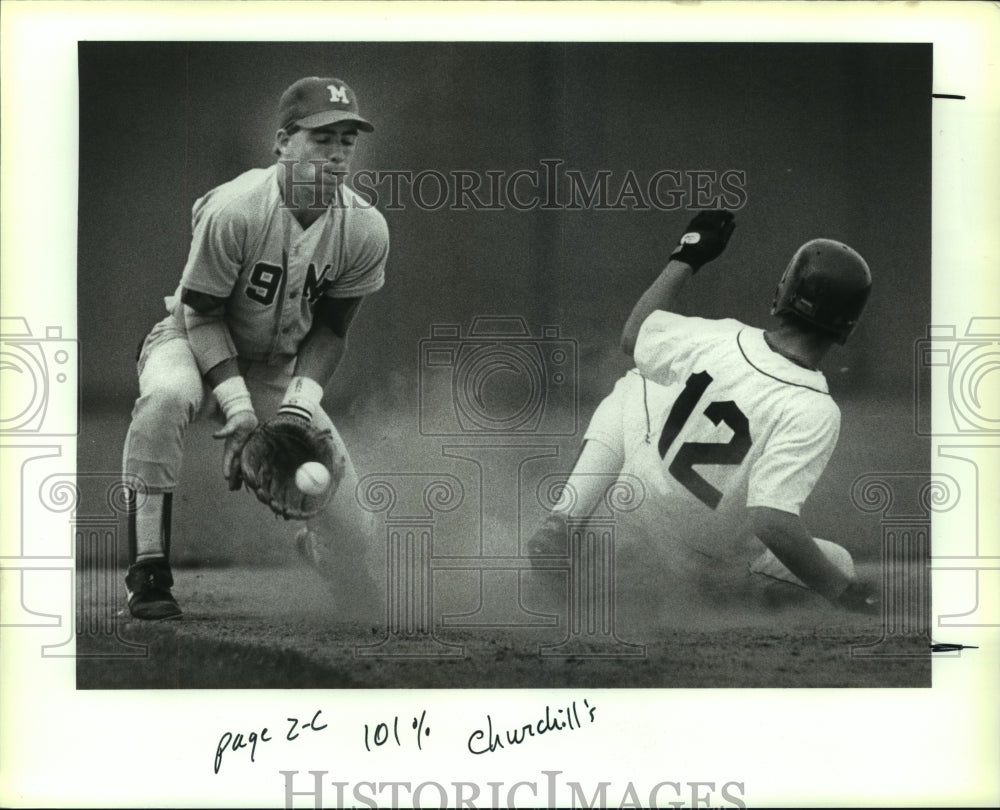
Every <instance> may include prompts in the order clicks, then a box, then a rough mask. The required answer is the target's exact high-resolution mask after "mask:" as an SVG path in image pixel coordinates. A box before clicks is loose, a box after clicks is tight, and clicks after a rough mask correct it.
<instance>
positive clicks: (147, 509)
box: [134, 493, 170, 562]
mask: <svg viewBox="0 0 1000 810" xmlns="http://www.w3.org/2000/svg"><path fill="white" fill-rule="evenodd" d="M169 500H170V499H169V497H168V495H167V494H163V493H157V494H151V495H147V496H146V499H145V501H144V503H143V504H142V506H141V507H140V508H139V509H137V510H136V513H135V529H134V531H135V536H134V541H135V554H134V558H135V562H141V561H142V560H149V559H153V558H155V557H166V556H167V552H168V551H169V539H168V536H167V531H166V528H167V522H168V521H169V516H168V515H167V513H166V510H167V509H168V508H169V507H168V506H167V504H168V503H169Z"/></svg>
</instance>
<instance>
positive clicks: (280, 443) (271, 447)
mask: <svg viewBox="0 0 1000 810" xmlns="http://www.w3.org/2000/svg"><path fill="white" fill-rule="evenodd" d="M307 461H318V462H319V463H320V464H322V465H323V466H324V467H326V469H327V471H328V472H329V473H330V486H329V488H328V489H327V490H326V492H324V493H322V494H320V495H306V494H305V493H304V492H301V491H300V490H299V488H298V487H297V486H296V485H295V471H296V470H298V468H299V467H300V466H301V465H302V464H304V463H305V462H307ZM344 463H345V460H344V457H343V456H340V457H339V458H338V457H336V454H335V453H334V446H333V435H332V434H331V433H330V431H328V430H319V429H318V428H316V427H314V426H313V425H312V423H311V422H309V421H307V420H305V419H303V418H302V417H299V416H289V415H286V414H278V415H277V416H275V417H273V418H272V419H268V420H267V421H266V422H262V423H261V424H260V425H258V426H257V428H256V429H255V430H254V431H253V433H251V434H250V438H249V439H247V443H246V444H245V445H244V446H243V451H242V453H241V454H240V468H241V469H242V471H243V481H244V483H245V484H246V486H247V489H249V490H250V491H251V492H253V493H254V494H255V495H256V496H257V500H259V501H260V502H261V503H265V504H267V505H268V506H269V507H270V508H271V511H272V512H274V513H275V514H276V515H280V516H281V517H283V518H284V519H285V520H306V519H308V518H311V517H312V516H313V515H315V514H316V513H317V512H319V510H320V509H322V508H323V507H324V506H325V505H326V504H327V502H328V501H329V500H330V498H331V497H332V496H333V493H334V492H336V490H337V487H338V486H339V484H340V480H341V478H343V477H344Z"/></svg>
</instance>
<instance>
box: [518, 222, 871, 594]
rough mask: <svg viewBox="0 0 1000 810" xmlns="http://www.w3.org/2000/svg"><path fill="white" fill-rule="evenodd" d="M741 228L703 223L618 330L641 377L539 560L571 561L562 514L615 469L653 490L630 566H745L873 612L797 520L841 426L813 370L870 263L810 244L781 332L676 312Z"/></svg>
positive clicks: (595, 494)
mask: <svg viewBox="0 0 1000 810" xmlns="http://www.w3.org/2000/svg"><path fill="white" fill-rule="evenodd" d="M734 227H735V222H734V218H733V215H732V214H731V213H729V212H726V211H709V212H702V213H700V214H698V215H697V216H696V217H695V218H694V220H693V221H692V222H691V224H690V225H689V227H688V229H687V231H686V232H685V234H684V235H683V237H682V238H681V240H680V243H679V244H678V246H677V248H676V249H675V250H674V252H673V253H672V255H671V258H670V261H669V262H668V264H667V266H666V267H665V268H664V270H663V272H662V273H661V275H660V276H659V278H658V279H657V280H656V281H655V282H654V283H653V284H652V285H651V286H650V287H649V288H648V289H647V291H646V292H645V293H644V294H643V296H642V297H641V298H640V299H639V301H638V302H637V303H636V305H635V307H634V308H633V310H632V312H631V314H630V316H629V318H628V321H627V322H626V324H625V328H624V331H623V334H622V349H623V351H624V352H625V353H626V354H627V355H629V356H632V357H633V358H634V360H635V365H636V367H635V369H633V370H631V371H630V372H628V373H627V374H625V375H624V376H623V377H622V378H621V379H620V380H618V382H617V384H616V385H615V388H614V390H613V392H612V393H611V394H610V395H609V396H608V397H607V398H606V399H605V400H604V401H603V402H602V403H601V404H600V406H599V407H598V408H597V410H596V412H595V414H594V416H593V418H592V420H591V422H590V425H589V427H588V430H587V432H586V434H585V437H584V446H583V449H582V451H581V454H580V457H579V459H578V460H577V463H576V465H575V467H574V469H573V472H572V474H571V475H570V478H569V480H568V482H567V486H566V488H565V493H564V497H563V498H562V500H561V501H560V503H559V504H557V506H556V508H555V510H554V511H553V513H552V514H551V515H550V516H549V517H548V518H547V520H546V522H545V524H544V525H543V526H542V527H541V528H540V529H539V531H538V532H536V534H535V535H534V536H533V537H532V539H531V540H530V541H529V545H528V548H529V554H531V555H532V556H533V557H535V558H539V557H544V556H548V555H558V554H562V555H565V553H566V547H567V546H566V520H567V518H570V517H572V518H577V519H585V518H587V517H589V516H590V515H591V514H592V512H593V510H594V509H595V507H596V506H597V504H598V502H599V500H600V499H601V498H602V497H603V496H604V493H605V488H606V487H607V482H608V475H607V474H608V473H619V474H620V476H621V479H620V480H622V481H626V480H628V481H633V482H634V481H638V482H640V483H641V485H642V489H643V490H644V502H643V503H642V505H641V506H640V507H639V508H638V509H637V510H636V512H635V513H634V515H632V516H629V517H628V518H627V525H626V527H625V528H624V529H623V530H622V532H620V534H621V535H623V543H622V546H623V548H622V551H623V553H622V554H620V555H619V556H620V557H621V558H622V559H623V560H628V559H629V558H630V557H631V558H632V559H634V560H635V561H636V562H637V564H639V565H642V566H644V569H645V570H646V572H647V573H648V572H650V571H652V570H655V568H656V567H660V568H661V569H662V570H663V571H666V572H669V573H670V574H671V575H672V576H675V577H677V578H678V580H683V581H692V580H693V581H695V582H702V583H705V584H708V583H711V582H720V581H730V582H735V581H737V579H738V578H739V577H740V576H742V577H743V579H744V580H745V579H746V571H747V566H748V564H749V570H750V571H751V572H752V573H753V574H756V575H759V576H760V577H761V578H763V579H767V580H780V581H783V582H787V583H791V584H794V585H798V586H800V587H808V588H811V589H812V590H814V591H816V592H818V593H819V594H821V595H822V596H823V597H825V598H826V599H828V600H830V601H831V602H834V603H836V604H837V605H840V606H842V607H846V608H849V609H855V610H860V611H865V612H873V611H874V607H873V605H874V597H873V596H872V593H871V590H870V589H869V588H868V587H866V586H864V585H862V584H861V583H860V582H858V580H857V578H856V576H855V574H854V568H853V562H852V560H851V556H850V554H849V553H848V552H847V550H846V549H844V548H843V547H841V546H839V545H837V544H834V543H831V542H829V541H825V540H820V539H816V538H814V537H813V536H812V534H811V533H810V532H809V531H808V529H807V528H806V526H805V525H804V523H803V521H802V519H801V518H800V516H799V515H800V511H801V508H802V505H803V503H804V501H805V500H806V498H807V497H808V496H809V494H810V492H811V491H812V489H813V486H814V485H815V483H816V481H817V479H818V478H819V476H820V474H821V473H822V472H823V469H824V467H825V466H826V463H827V461H828V460H829V458H830V455H831V454H832V452H833V449H834V447H835V445H836V443H837V437H838V433H839V429H840V411H839V410H838V408H837V406H836V404H835V403H834V401H833V399H832V398H831V397H830V393H829V389H828V387H827V383H826V379H825V378H824V376H823V374H822V372H821V371H819V369H818V366H819V364H820V362H821V361H822V360H823V358H824V357H825V356H826V354H827V353H828V352H829V351H830V349H831V348H832V347H833V346H834V344H838V343H839V344H842V343H844V342H845V341H846V340H847V338H848V336H849V335H850V333H851V331H852V329H853V328H854V326H855V324H856V323H857V321H858V318H859V316H860V315H861V312H862V310H863V309H864V307H865V303H866V301H867V299H868V296H869V292H870V290H871V274H870V272H869V269H868V265H867V264H866V263H865V261H864V259H863V258H862V257H861V256H860V255H859V254H858V253H857V252H855V251H854V250H853V249H851V248H850V247H848V246H847V245H844V244H842V243H840V242H836V241H833V240H829V239H813V240H811V241H809V242H806V243H805V244H804V245H802V246H801V247H800V248H799V249H798V250H797V251H796V252H795V254H794V255H793V256H792V258H791V261H790V262H789V264H788V266H787V268H786V269H785V271H784V273H783V275H782V276H781V279H780V281H779V282H778V286H777V291H776V293H775V296H774V303H773V306H772V309H771V312H772V314H773V315H775V316H777V323H776V324H775V325H774V326H772V327H771V328H770V329H768V330H766V331H763V330H760V329H755V328H753V327H750V326H747V325H745V324H743V323H740V322H739V321H736V320H733V319H724V320H708V319H704V318H696V317H684V316H681V315H679V314H676V313H675V312H672V311H671V310H672V309H673V308H674V305H675V302H676V301H677V296H678V293H679V292H680V290H681V288H682V287H683V285H684V284H685V283H686V282H687V281H688V279H690V277H691V276H692V275H694V274H695V273H696V272H697V271H698V269H699V268H700V267H701V266H703V265H704V264H706V263H707V262H709V261H711V260H712V259H714V258H716V257H718V256H719V255H720V254H721V253H722V251H723V249H724V248H725V246H726V244H727V242H728V239H729V236H730V234H731V233H732V231H733V228H734Z"/></svg>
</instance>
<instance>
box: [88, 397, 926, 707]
mask: <svg viewBox="0 0 1000 810" xmlns="http://www.w3.org/2000/svg"><path fill="white" fill-rule="evenodd" d="M842 408H843V411H844V430H843V432H842V436H841V441H840V445H839V447H838V449H837V452H836V454H835V456H834V459H833V460H832V461H831V464H830V466H829V468H828V470H827V472H826V474H825V475H824V477H823V479H822V480H821V482H820V485H819V486H818V487H817V490H816V491H815V492H814V495H813V498H812V499H811V500H810V503H809V505H808V511H807V513H806V518H807V520H809V523H810V525H811V526H812V527H813V528H814V532H815V533H816V534H817V535H819V536H825V537H828V538H829V539H835V540H837V541H838V542H840V543H842V544H843V545H845V546H846V547H847V548H848V549H850V550H851V552H852V553H853V554H854V556H855V559H856V561H857V562H858V564H859V570H861V571H862V572H863V573H864V574H865V576H867V577H868V578H869V579H872V580H873V581H878V580H879V579H880V576H879V564H878V560H879V554H880V545H879V538H880V524H879V517H878V515H872V514H866V513H863V512H861V511H860V510H859V509H857V508H855V507H853V506H852V505H851V502H850V486H851V483H852V482H853V481H854V480H855V478H856V477H857V476H859V475H861V474H865V473H872V472H880V471H892V470H909V471H920V470H926V469H927V467H928V459H927V458H926V453H927V446H926V444H924V443H921V442H918V441H917V440H916V439H915V438H914V436H913V433H912V428H911V426H910V425H911V424H912V417H911V416H910V414H909V411H908V406H907V404H906V403H904V402H896V403H880V402H867V403H857V402H853V403H852V402H848V403H846V404H842ZM127 412H128V409H127V406H126V407H125V408H122V409H120V410H107V411H97V410H92V411H91V412H90V413H89V415H88V416H87V417H86V418H85V420H84V425H83V430H82V433H81V436H80V443H79V459H78V465H79V469H80V470H81V471H88V472H108V473H109V474H113V473H114V472H115V471H116V470H117V468H118V464H119V463H120V462H119V453H120V448H121V442H122V439H123V438H124V433H125V428H126V427H127ZM587 415H589V414H587ZM338 426H339V427H340V428H341V432H342V433H343V434H344V437H345V440H346V441H347V444H348V446H349V447H350V448H351V451H352V456H353V458H354V460H355V463H356V465H357V466H358V468H359V471H360V473H361V474H362V475H364V474H368V473H371V472H384V473H386V474H393V473H399V472H411V473H412V472H428V471H433V472H434V473H441V472H444V473H448V474H451V475H454V476H455V477H456V478H458V479H460V480H461V481H462V483H463V486H464V492H465V496H466V500H465V501H464V502H463V505H462V508H460V509H457V510H455V512H454V513H452V514H450V515H448V516H443V517H442V518H441V520H440V521H439V530H438V532H437V534H436V535H435V538H434V553H435V554H444V555H447V554H466V555H469V554H475V553H477V549H479V548H480V547H482V545H483V544H485V545H489V544H490V543H492V542H496V537H497V536H498V535H506V536H509V537H520V538H521V541H522V542H523V540H524V539H525V537H526V535H527V534H528V533H530V531H531V530H532V529H533V526H534V523H535V521H536V520H537V519H538V517H539V516H540V515H541V514H542V512H541V510H540V507H538V505H537V503H535V504H531V503H529V501H530V498H527V497H524V498H520V496H518V497H514V494H515V493H522V494H523V493H531V492H534V486H535V482H536V481H537V480H539V479H540V478H541V477H544V476H546V475H552V474H557V473H565V472H566V471H568V470H569V468H570V467H571V466H572V460H573V456H574V453H575V450H576V442H577V439H576V438H575V437H572V438H568V439H565V440H554V441H551V442H550V443H549V446H548V449H547V450H546V451H545V453H547V455H545V453H543V454H542V455H543V456H544V457H541V458H540V459H539V460H538V461H537V462H535V463H533V465H524V464H518V463H516V461H514V460H513V459H514V456H516V453H514V454H512V456H511V459H512V460H511V463H510V468H509V469H508V468H506V467H504V465H500V466H501V468H500V469H486V468H485V466H483V465H481V466H480V468H479V469H478V470H477V469H476V465H475V464H470V462H469V461H468V460H467V459H463V458H455V457H454V456H453V455H448V453H447V452H446V451H445V450H444V445H445V444H447V442H442V441H441V440H440V439H438V440H436V442H435V441H432V440H430V439H428V437H424V436H420V435H418V434H417V433H416V431H415V430H414V427H413V425H412V419H404V418H398V419H396V420H387V419H386V418H385V417H384V415H380V416H378V417H377V418H375V417H372V416H370V415H366V413H365V411H364V409H359V410H357V411H356V412H355V413H353V414H352V415H351V416H347V417H344V418H342V419H340V420H338ZM207 434H208V427H207V426H204V425H199V426H197V427H196V428H195V429H193V430H192V433H191V436H190V438H189V450H188V455H187V457H186V460H185V464H186V468H185V476H184V482H183V484H182V486H181V488H180V489H179V490H178V493H177V495H176V496H175V513H176V514H175V530H174V538H173V559H174V560H175V563H176V565H175V575H176V579H177V584H176V586H175V588H174V592H175V595H176V596H177V598H178V600H179V601H180V603H181V605H182V607H183V609H184V612H185V615H184V618H183V620H182V621H179V622H170V623H163V624H148V623H141V622H136V621H133V620H131V619H130V617H129V616H128V614H127V612H126V613H125V614H124V615H123V614H122V613H121V610H122V608H123V607H124V586H123V585H122V583H121V575H122V574H123V572H124V571H123V567H124V562H125V559H124V538H123V537H122V538H121V541H120V542H119V552H118V561H117V562H118V565H119V566H120V567H121V569H122V570H120V571H118V572H115V573H116V576H113V577H112V578H111V580H112V581H114V582H116V583H117V593H115V594H110V595H109V594H102V595H98V596H97V597H95V598H90V600H89V601H88V602H86V603H85V604H83V605H82V606H81V608H82V610H83V611H84V612H85V614H86V615H87V616H88V618H89V622H88V625H89V626H90V627H99V628H100V630H99V632H96V633H89V634H85V635H79V636H78V654H79V655H81V656H82V657H81V658H80V659H79V663H78V668H77V676H78V687H79V688H84V689H123V688H124V689H130V688H131V689H135V688H140V689H141V688H181V689H183V688H342V687H343V688H379V687H386V688H408V687H412V688H417V687H441V688H463V687H476V688H482V687H497V688H508V687H518V688H533V687H563V686H580V685H588V686H593V687H927V686H929V685H930V677H931V666H930V657H929V655H927V649H926V639H925V638H923V637H917V638H913V637H909V636H899V635H896V636H893V637H892V638H891V642H892V643H891V644H888V645H882V646H877V647H875V648H870V649H875V650H876V651H877V652H882V653H884V652H892V653H894V654H893V655H875V656H864V655H859V654H857V653H862V652H864V650H863V649H862V648H861V645H870V644H873V643H875V642H878V641H879V640H880V638H881V637H882V628H881V623H880V620H879V619H877V618H866V617H856V616H854V615H851V614H846V613H842V612H838V611H835V610H833V609H832V608H830V607H829V606H827V605H826V604H825V603H823V602H822V601H821V600H819V599H818V598H816V597H813V596H812V595H807V598H806V599H805V600H799V603H798V604H794V605H786V606H783V607H775V606H770V607H767V606H764V605H762V604H760V603H759V602H758V601H756V599H754V598H749V599H748V598H745V597H746V595H745V594H742V595H741V594H731V595H729V596H728V597H723V598H716V597H712V598H706V597H704V596H703V597H702V598H700V599H699V598H698V596H697V595H694V596H692V595H690V594H688V595H684V594H679V593H672V594H670V595H669V596H666V595H665V596H663V598H662V600H661V601H660V602H659V603H658V604H654V603H652V602H650V601H649V598H648V594H647V595H644V596H642V597H641V598H636V599H634V600H631V601H630V597H629V596H628V594H627V590H626V589H623V590H622V591H621V593H620V594H619V598H618V600H617V602H616V607H617V614H616V621H617V627H616V633H617V638H618V639H620V640H621V641H623V642H628V643H629V644H632V645H639V646H638V647H632V646H628V647H626V646H625V645H617V644H614V643H613V638H611V637H609V635H608V634H607V633H603V632H600V633H592V634H586V633H585V634H584V635H583V636H581V637H577V636H575V637H574V638H575V640H576V641H578V642H579V644H578V645H577V647H576V648H575V649H573V650H572V651H571V654H569V653H567V654H561V653H559V654H556V655H547V656H543V655H540V651H541V650H542V649H543V648H548V647H551V646H553V645H557V644H559V643H560V642H561V641H563V640H564V639H566V638H567V634H568V630H567V614H566V611H565V609H563V610H562V611H561V612H560V611H558V610H557V611H556V612H557V613H558V614H559V617H558V623H557V624H554V625H548V626H524V627H516V626H507V627H481V628H476V627H469V626H464V627H462V626H456V625H455V624H452V625H450V626H449V625H446V624H445V623H443V622H442V617H443V616H445V615H449V614H450V615H454V614H458V613H463V612H469V611H470V610H472V609H474V608H475V605H476V599H477V598H478V595H479V593H478V592H477V589H476V585H477V584H478V583H479V580H478V579H477V576H478V575H477V574H476V573H475V572H471V571H435V572H434V574H433V584H434V588H435V593H434V605H433V621H432V627H431V628H430V629H429V630H428V631H427V632H423V631H420V632H405V633H402V634H396V635H394V636H393V637H392V638H391V641H392V643H391V644H388V645H385V646H382V647H378V648H375V647H374V645H377V644H379V643H380V642H381V641H383V640H384V639H385V638H386V637H387V635H388V629H387V623H386V621H385V620H384V617H377V616H375V617H373V618H372V620H370V621H365V622H358V621H353V622H352V621H346V620H344V619H343V616H342V614H341V613H340V612H339V611H338V608H337V598H338V597H339V598H340V599H341V600H343V599H344V598H345V594H337V593H332V592H331V591H330V589H329V586H328V585H327V584H326V583H325V582H324V581H322V580H321V579H320V578H319V577H318V576H317V575H316V573H315V572H314V571H312V570H311V569H309V568H307V567H306V566H305V565H304V563H302V562H300V561H299V560H298V558H297V557H296V555H295V552H294V549H293V548H292V544H291V543H290V538H291V534H292V532H293V530H294V526H293V525H289V524H286V523H284V522H282V521H276V520H274V518H273V517H272V516H271V515H270V513H269V512H268V511H267V510H266V508H264V507H263V506H261V505H260V504H258V503H257V502H256V500H255V499H253V497H252V496H251V495H249V494H247V493H235V494H229V493H227V492H226V491H225V488H224V484H223V483H222V481H221V476H220V474H219V472H218V470H217V466H218V461H219V450H218V447H217V446H216V444H215V443H213V442H212V441H211V440H209V439H207ZM455 444H460V442H453V443H452V445H455ZM543 444H545V443H544V442H535V443H534V444H533V445H531V446H535V447H536V449H537V446H541V445H543ZM526 478H530V480H522V479H526ZM504 479H508V480H511V481H517V482H518V484H517V485H516V486H512V487H511V488H509V490H507V491H505V492H504V493H501V494H499V495H498V494H497V493H491V492H490V486H489V484H490V482H491V481H495V480H504ZM477 485H478V486H477ZM501 495H502V497H501ZM81 508H82V509H86V508H87V507H86V504H83V505H82V507H81ZM383 517H384V516H383ZM449 521H451V522H449ZM380 531H381V532H382V534H381V537H383V538H384V537H385V532H384V529H380ZM477 535H478V536H477ZM381 578H382V581H383V582H384V580H385V574H384V572H382V573H381ZM505 581H506V582H507V583H508V586H510V587H513V586H514V585H516V584H517V583H518V581H519V580H518V575H517V573H516V572H514V571H511V572H508V573H507V578H506V580H505ZM79 592H80V593H86V592H87V590H86V588H84V587H83V586H82V585H81V587H80V589H79ZM525 593H527V591H526V592H525ZM346 598H347V599H350V595H349V594H348V595H346ZM609 638H611V642H612V643H610V649H609ZM365 648H368V649H367V650H365ZM852 650H853V652H854V653H855V654H852ZM601 651H603V652H605V653H610V655H609V656H607V657H599V656H597V657H595V655H594V653H595V652H601ZM556 652H557V653H558V652H559V651H558V650H557V651H556ZM623 653H628V654H627V655H623ZM636 653H638V654H636Z"/></svg>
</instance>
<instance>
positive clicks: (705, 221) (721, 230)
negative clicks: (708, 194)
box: [670, 211, 736, 273]
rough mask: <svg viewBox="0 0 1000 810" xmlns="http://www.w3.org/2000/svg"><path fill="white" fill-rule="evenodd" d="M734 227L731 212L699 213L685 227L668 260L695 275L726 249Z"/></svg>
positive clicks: (734, 223)
mask: <svg viewBox="0 0 1000 810" xmlns="http://www.w3.org/2000/svg"><path fill="white" fill-rule="evenodd" d="M735 227H736V218H735V217H734V216H733V213H732V212H731V211H701V212H700V213H698V214H697V215H696V216H695V218H694V219H692V220H691V222H690V224H689V225H688V226H687V230H685V231H684V235H683V236H681V238H680V241H679V242H678V243H677V247H675V248H674V252H673V253H671V254H670V259H671V260H672V261H678V262H684V263H685V264H687V265H690V266H691V270H692V271H693V272H695V273H697V272H698V268H700V267H701V266H702V265H703V264H707V263H708V262H710V261H712V259H716V258H718V257H719V255H720V254H721V253H722V251H723V250H725V249H726V244H727V243H728V242H729V237H730V236H732V234H733V229H734V228H735Z"/></svg>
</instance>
